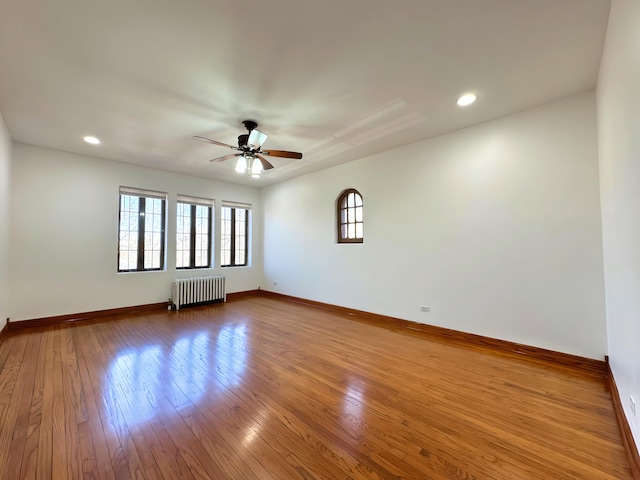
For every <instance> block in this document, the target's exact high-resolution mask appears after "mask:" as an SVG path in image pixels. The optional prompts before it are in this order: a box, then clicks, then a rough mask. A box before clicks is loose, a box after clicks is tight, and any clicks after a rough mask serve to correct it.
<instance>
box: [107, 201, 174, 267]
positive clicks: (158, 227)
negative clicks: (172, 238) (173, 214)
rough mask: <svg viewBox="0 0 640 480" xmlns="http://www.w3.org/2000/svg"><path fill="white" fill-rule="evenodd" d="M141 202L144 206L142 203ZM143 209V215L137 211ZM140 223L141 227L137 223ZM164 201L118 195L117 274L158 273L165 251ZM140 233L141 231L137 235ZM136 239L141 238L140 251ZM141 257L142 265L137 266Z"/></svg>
mask: <svg viewBox="0 0 640 480" xmlns="http://www.w3.org/2000/svg"><path fill="white" fill-rule="evenodd" d="M143 202H144V203H143ZM142 205H144V207H143V208H144V211H142V212H141V211H140V208H141V207H142ZM141 221H142V225H141V224H140V222H141ZM163 222H164V200H162V199H160V198H149V197H140V196H137V195H129V194H120V223H119V231H118V250H119V252H120V253H119V255H118V270H119V271H125V270H138V269H149V268H153V269H159V268H161V267H162V264H163V262H162V252H163V250H164V234H163V230H164V225H163ZM140 230H141V231H140ZM139 235H142V236H143V242H142V251H140V252H139V251H138V249H139V243H138V239H139ZM140 255H142V260H143V261H142V265H140V264H139V263H138V258H139V256H140Z"/></svg>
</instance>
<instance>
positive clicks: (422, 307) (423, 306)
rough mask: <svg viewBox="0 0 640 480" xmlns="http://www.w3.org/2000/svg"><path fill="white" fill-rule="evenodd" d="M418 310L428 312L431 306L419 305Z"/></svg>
mask: <svg viewBox="0 0 640 480" xmlns="http://www.w3.org/2000/svg"><path fill="white" fill-rule="evenodd" d="M420 311H421V312H430V311H431V307H427V306H426V305H420Z"/></svg>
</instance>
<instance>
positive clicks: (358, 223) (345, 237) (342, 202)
mask: <svg viewBox="0 0 640 480" xmlns="http://www.w3.org/2000/svg"><path fill="white" fill-rule="evenodd" d="M337 206H338V243H362V242H363V239H364V224H363V221H362V218H363V216H362V195H360V193H358V191H357V190H354V189H353V188H350V189H348V190H345V191H344V192H342V193H341V194H340V196H339V197H338V202H337Z"/></svg>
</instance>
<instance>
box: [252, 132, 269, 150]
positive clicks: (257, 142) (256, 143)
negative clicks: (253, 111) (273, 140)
mask: <svg viewBox="0 0 640 480" xmlns="http://www.w3.org/2000/svg"><path fill="white" fill-rule="evenodd" d="M267 138H269V135H267V134H266V133H262V132H261V131H260V130H255V129H253V130H251V133H250V134H249V140H248V141H247V143H248V145H249V147H250V148H254V149H258V148H260V147H261V146H262V144H263V143H264V142H265V141H266V140H267Z"/></svg>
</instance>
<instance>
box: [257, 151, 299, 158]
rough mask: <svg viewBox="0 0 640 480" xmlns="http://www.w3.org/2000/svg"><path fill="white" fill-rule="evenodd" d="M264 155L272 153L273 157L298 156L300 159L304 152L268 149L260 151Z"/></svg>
mask: <svg viewBox="0 0 640 480" xmlns="http://www.w3.org/2000/svg"><path fill="white" fill-rule="evenodd" d="M260 153H263V154H264V155H270V156H272V157H282V158H296V159H298V160H300V159H301V158H302V154H301V153H298V152H287V151H286V150H267V151H266V152H260Z"/></svg>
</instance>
